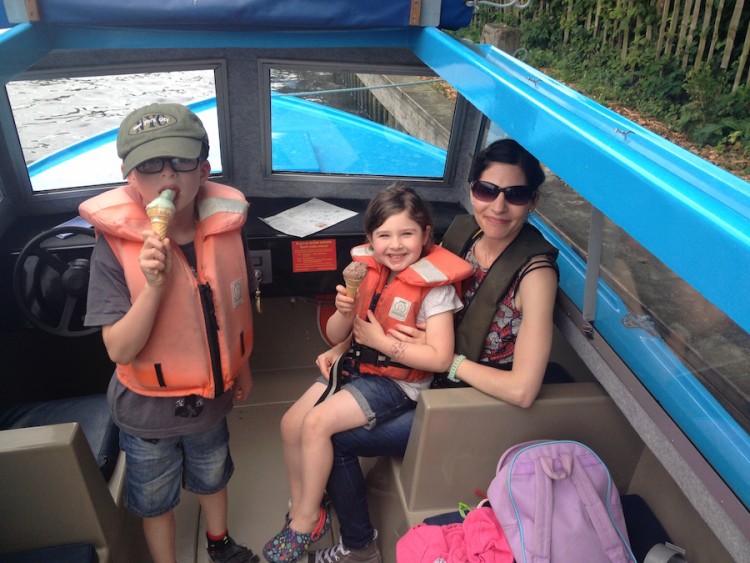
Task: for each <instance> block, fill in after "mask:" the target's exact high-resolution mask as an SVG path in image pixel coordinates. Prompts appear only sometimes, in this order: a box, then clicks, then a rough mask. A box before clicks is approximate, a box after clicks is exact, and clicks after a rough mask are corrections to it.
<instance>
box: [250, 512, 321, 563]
mask: <svg viewBox="0 0 750 563" xmlns="http://www.w3.org/2000/svg"><path fill="white" fill-rule="evenodd" d="M330 529H331V514H330V513H329V512H328V510H327V509H326V508H323V507H320V517H319V518H318V524H317V525H316V526H315V529H314V530H313V531H312V532H310V533H309V534H303V533H302V532H295V531H294V530H292V529H291V528H290V527H289V522H287V523H286V524H285V525H284V527H283V528H282V529H281V531H280V532H279V533H278V534H276V535H275V536H274V537H273V538H271V539H270V540H268V543H266V545H265V546H264V547H263V556H264V557H265V558H266V560H267V561H270V562H271V563H282V562H283V563H291V562H293V561H297V560H298V559H299V558H301V557H302V556H303V555H305V554H306V553H307V551H308V550H309V549H310V545H311V544H313V543H314V542H316V541H318V540H319V539H320V538H321V537H322V536H324V535H325V534H326V533H327V532H328V530H330Z"/></svg>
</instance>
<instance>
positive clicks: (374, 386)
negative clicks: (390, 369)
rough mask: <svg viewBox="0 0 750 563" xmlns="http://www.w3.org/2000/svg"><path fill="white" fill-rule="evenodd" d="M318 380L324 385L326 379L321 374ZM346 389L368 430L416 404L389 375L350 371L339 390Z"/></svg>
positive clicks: (326, 382)
mask: <svg viewBox="0 0 750 563" xmlns="http://www.w3.org/2000/svg"><path fill="white" fill-rule="evenodd" d="M318 381H320V382H321V383H323V384H324V385H327V384H328V380H327V379H326V378H324V377H323V376H320V377H319V378H318ZM343 390H346V391H348V392H349V393H351V394H352V395H353V396H354V399H355V400H356V401H357V403H358V404H359V406H360V408H361V409H362V412H364V413H365V416H366V417H367V424H365V426H364V428H366V429H367V430H370V429H372V428H375V426H377V424H378V423H380V424H383V423H384V422H387V421H389V420H391V419H393V418H396V417H397V416H399V415H400V414H402V413H404V412H406V411H408V410H410V409H413V408H415V407H416V406H417V403H416V402H415V401H412V400H411V399H410V398H409V396H408V395H407V394H406V393H404V390H403V389H401V386H400V385H399V384H398V383H396V382H395V381H394V380H393V379H391V378H390V377H383V376H381V375H373V374H369V373H362V374H360V373H352V374H349V375H348V376H347V377H346V378H345V379H344V380H343V381H342V386H341V389H339V391H343Z"/></svg>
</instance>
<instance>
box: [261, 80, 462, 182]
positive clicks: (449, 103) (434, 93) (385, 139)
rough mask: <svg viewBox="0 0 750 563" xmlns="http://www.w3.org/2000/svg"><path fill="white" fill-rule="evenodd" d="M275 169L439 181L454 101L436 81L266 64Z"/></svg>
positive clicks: (453, 97)
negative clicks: (268, 74) (435, 179)
mask: <svg viewBox="0 0 750 563" xmlns="http://www.w3.org/2000/svg"><path fill="white" fill-rule="evenodd" d="M268 70H269V72H270V87H271V95H270V99H271V102H270V103H271V130H272V139H271V153H272V157H271V160H272V162H271V168H272V170H273V172H310V173H321V174H348V175H368V176H407V177H424V178H441V177H442V176H443V174H444V171H445V161H446V151H447V149H448V144H449V141H450V133H451V126H452V123H453V114H454V109H455V96H453V95H451V94H450V93H448V92H447V91H446V89H445V88H444V86H443V83H442V81H440V80H437V79H435V78H434V77H424V76H416V75H414V76H406V75H390V74H379V73H374V72H369V73H358V72H348V71H347V72H344V71H341V70H338V71H327V70H319V69H316V70H309V69H292V68H289V67H286V66H284V67H281V66H274V67H269V69H268Z"/></svg>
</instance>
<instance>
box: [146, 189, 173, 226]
mask: <svg viewBox="0 0 750 563" xmlns="http://www.w3.org/2000/svg"><path fill="white" fill-rule="evenodd" d="M173 199H174V192H173V191H172V190H164V191H163V192H161V193H160V194H159V196H158V197H157V198H156V199H154V200H153V201H151V203H149V204H148V205H147V206H146V215H148V218H149V219H150V220H151V230H153V231H154V232H155V233H156V234H157V235H159V238H164V237H166V236H167V229H169V222H170V221H171V220H172V217H174V214H175V207H174V203H172V200H173Z"/></svg>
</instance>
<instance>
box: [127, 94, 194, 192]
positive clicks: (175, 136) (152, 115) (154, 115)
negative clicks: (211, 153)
mask: <svg viewBox="0 0 750 563" xmlns="http://www.w3.org/2000/svg"><path fill="white" fill-rule="evenodd" d="M204 143H205V144H206V145H208V135H207V134H206V129H205V128H204V127H203V123H201V120H200V119H199V118H198V116H197V115H195V114H194V113H193V112H192V111H190V110H189V109H188V108H186V107H185V106H183V105H182V104H172V103H168V104H150V105H147V106H144V107H142V108H139V109H137V110H134V111H132V112H130V114H129V115H128V116H127V117H126V118H125V119H123V121H122V123H121V124H120V130H119V131H118V132H117V154H118V155H119V157H120V158H121V159H122V162H123V171H122V177H123V178H125V177H126V176H127V175H128V174H129V173H130V171H131V170H132V169H133V168H135V167H136V166H137V165H138V164H140V163H141V162H145V161H147V160H149V159H151V158H157V157H169V156H176V157H179V158H198V156H200V154H201V149H202V147H203V144H204Z"/></svg>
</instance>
